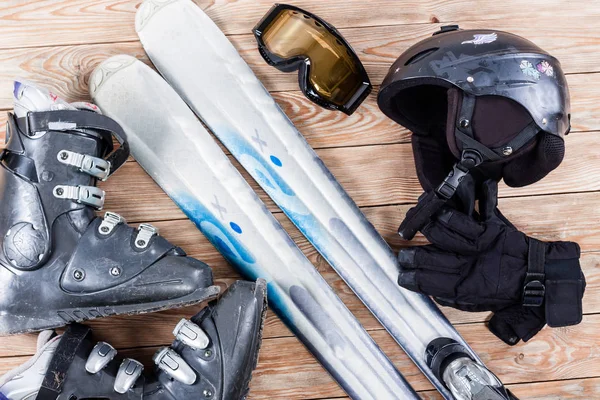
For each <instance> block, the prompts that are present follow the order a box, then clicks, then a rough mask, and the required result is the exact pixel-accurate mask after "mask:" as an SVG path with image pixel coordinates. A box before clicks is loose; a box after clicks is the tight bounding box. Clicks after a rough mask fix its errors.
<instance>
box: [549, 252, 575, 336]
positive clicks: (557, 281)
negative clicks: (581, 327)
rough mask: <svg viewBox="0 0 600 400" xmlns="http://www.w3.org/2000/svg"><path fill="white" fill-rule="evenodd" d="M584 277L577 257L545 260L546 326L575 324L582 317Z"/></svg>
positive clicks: (554, 326)
mask: <svg viewBox="0 0 600 400" xmlns="http://www.w3.org/2000/svg"><path fill="white" fill-rule="evenodd" d="M584 291H585V277H584V276H583V272H582V271H581V266H580V265H579V259H576V258H575V259H573V258H572V259H567V260H548V261H547V262H546V296H545V303H546V304H545V309H546V322H547V324H548V326H550V327H553V328H556V327H561V326H569V325H577V324H578V323H580V322H581V320H582V318H583V293H584Z"/></svg>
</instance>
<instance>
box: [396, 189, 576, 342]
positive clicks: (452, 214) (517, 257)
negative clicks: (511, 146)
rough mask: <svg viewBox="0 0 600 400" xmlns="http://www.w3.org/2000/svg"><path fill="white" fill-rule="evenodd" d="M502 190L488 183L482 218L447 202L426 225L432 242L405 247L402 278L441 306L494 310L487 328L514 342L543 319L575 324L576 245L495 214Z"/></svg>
mask: <svg viewBox="0 0 600 400" xmlns="http://www.w3.org/2000/svg"><path fill="white" fill-rule="evenodd" d="M497 194H498V185H497V182H495V181H492V180H488V181H485V182H484V183H483V185H482V191H481V195H480V199H479V213H480V215H479V218H478V219H477V216H476V215H467V214H464V213H462V212H459V211H457V210H455V209H452V208H450V207H443V208H442V210H441V211H440V212H439V213H437V214H435V215H434V216H433V217H432V218H431V222H429V223H428V224H427V225H426V226H425V227H424V228H423V229H422V230H421V231H422V233H423V234H424V235H425V237H426V238H427V239H428V240H429V241H430V242H431V243H432V244H431V245H427V246H417V247H411V248H407V249H403V250H401V251H400V254H399V256H398V261H399V267H400V275H399V279H398V283H399V284H400V285H401V286H403V287H405V288H407V289H410V290H413V291H416V292H420V293H424V294H427V295H431V296H433V297H434V298H435V299H436V301H437V302H438V303H440V304H442V305H446V306H451V307H454V308H458V309H461V310H465V311H494V312H496V314H495V315H494V317H493V318H492V320H491V321H490V325H489V327H490V330H491V331H492V332H493V333H494V334H496V335H497V336H498V337H500V338H501V339H502V340H504V341H505V342H507V343H509V344H515V343H516V342H518V340H519V339H523V340H525V341H526V340H528V339H530V338H531V337H533V335H535V334H536V333H537V332H538V331H539V330H540V329H541V328H542V327H543V326H544V325H545V323H548V325H549V326H553V327H557V326H567V325H575V324H578V323H579V322H581V318H582V297H583V292H584V290H585V278H584V276H583V273H582V271H581V267H580V265H579V255H580V250H579V246H578V245H577V244H576V243H573V242H549V243H544V242H540V241H539V240H536V239H534V238H531V237H528V236H527V235H525V234H524V233H522V232H519V231H518V230H517V229H516V228H515V227H514V226H512V224H510V222H508V221H507V220H506V218H504V217H503V216H502V214H501V213H500V212H499V211H498V209H497ZM410 212H411V211H409V213H408V214H410ZM408 214H407V215H408Z"/></svg>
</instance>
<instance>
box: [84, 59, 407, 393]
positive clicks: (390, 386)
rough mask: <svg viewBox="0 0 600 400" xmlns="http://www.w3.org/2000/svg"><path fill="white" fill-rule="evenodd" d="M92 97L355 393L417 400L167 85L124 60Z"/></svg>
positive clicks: (105, 74)
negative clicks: (263, 284)
mask: <svg viewBox="0 0 600 400" xmlns="http://www.w3.org/2000/svg"><path fill="white" fill-rule="evenodd" d="M90 93H91V95H92V97H93V99H94V101H95V102H96V104H97V105H98V106H99V107H100V109H101V110H102V112H103V113H105V114H106V115H108V116H110V117H111V118H113V119H115V120H116V121H117V122H118V123H119V124H121V126H122V127H123V129H124V130H125V132H126V133H127V136H128V141H129V145H130V147H131V151H132V154H133V156H134V157H135V159H136V160H137V161H138V163H139V164H140V165H141V166H142V167H143V168H144V169H145V170H146V171H147V172H148V173H149V174H150V175H151V176H152V178H154V180H155V181H156V182H157V183H158V184H159V185H160V186H161V187H162V188H163V190H164V191H165V192H166V193H167V194H168V195H169V196H170V197H171V198H172V199H173V200H174V201H175V202H176V203H177V204H178V205H179V206H180V207H181V209H182V210H183V211H184V212H185V213H186V214H187V216H188V217H189V218H190V219H191V220H192V221H193V222H194V223H195V224H196V225H197V226H198V228H199V229H200V230H201V231H202V232H203V233H204V234H205V235H206V237H207V238H208V239H209V240H210V241H211V242H212V243H213V244H214V245H215V247H216V248H217V249H218V250H219V251H220V252H221V253H222V254H223V256H224V257H225V258H226V259H227V260H228V261H229V262H230V263H231V264H232V265H234V266H235V267H237V268H238V269H239V270H240V271H241V272H242V273H243V274H244V275H245V276H246V277H248V278H250V279H253V280H254V279H257V278H264V279H266V280H267V285H268V286H267V287H268V299H269V303H270V305H271V307H272V308H273V309H274V310H275V311H276V312H277V313H278V315H279V316H280V317H281V318H282V320H283V321H284V322H286V323H287V325H288V326H289V327H290V329H291V330H292V331H293V332H294V333H295V334H296V335H297V336H298V337H299V338H300V340H301V341H302V342H303V343H304V344H305V345H306V346H307V347H308V348H309V350H311V351H312V352H313V354H314V355H315V357H316V358H317V359H318V360H319V361H320V362H321V363H322V364H323V365H324V366H325V368H326V369H327V370H328V371H329V372H330V373H331V375H332V376H333V377H334V378H335V379H336V380H337V381H338V382H339V384H340V385H341V386H342V387H343V388H344V390H346V391H347V392H348V394H349V395H350V396H352V397H353V398H355V399H373V400H378V399H417V398H418V396H417V395H416V393H415V392H414V391H413V390H412V388H411V387H410V386H409V385H408V383H407V382H406V381H405V380H404V378H403V377H402V375H400V373H399V372H398V371H397V370H396V369H395V367H394V366H393V364H392V363H391V362H390V361H389V359H388V358H387V357H386V356H385V354H384V353H383V352H382V351H381V350H380V349H379V347H378V346H377V345H376V343H375V342H374V341H373V339H372V338H371V337H370V336H369V335H368V334H367V332H366V331H365V330H364V328H363V327H362V326H361V325H360V324H359V323H358V321H357V320H356V318H355V317H354V316H353V315H352V313H351V312H350V311H349V310H348V309H347V308H346V306H345V305H344V304H343V303H342V301H341V300H340V299H339V298H338V297H337V296H336V295H335V293H334V292H333V291H332V290H331V288H330V287H329V286H328V285H327V283H326V281H325V280H324V279H323V278H322V277H321V275H320V274H319V273H318V271H317V270H316V269H315V267H314V266H313V265H312V264H311V262H310V261H309V260H308V259H307V258H306V257H305V256H304V254H303V253H302V251H301V250H300V249H299V248H298V247H297V246H296V245H295V243H294V242H293V241H292V239H291V238H290V237H289V236H288V235H287V234H286V232H285V230H284V229H283V227H282V226H281V225H280V224H279V222H278V221H277V220H276V219H275V218H274V217H273V215H271V213H270V212H269V211H268V210H267V208H266V206H265V205H264V204H263V203H262V202H261V200H260V199H259V198H258V196H257V195H256V194H255V193H254V191H253V190H252V189H251V188H250V186H249V185H248V183H247V182H246V181H245V180H244V179H243V177H242V176H241V175H240V173H239V172H238V171H237V170H236V169H235V167H234V166H233V165H232V164H231V162H230V161H229V159H228V158H227V156H226V155H225V154H224V153H223V151H222V150H221V149H220V148H219V146H218V145H217V144H216V142H215V141H214V139H213V138H212V137H211V136H210V134H209V133H208V132H207V131H206V130H205V129H204V127H203V126H202V124H201V123H200V121H198V119H197V118H196V116H195V115H194V113H193V112H192V111H191V110H190V109H189V108H188V107H187V105H186V104H185V103H184V101H183V100H182V99H181V98H180V97H179V96H178V95H177V93H176V92H175V91H174V90H173V89H172V88H171V87H170V86H169V84H168V83H167V82H165V81H164V80H163V79H162V78H161V77H160V76H159V75H158V74H157V73H156V72H155V71H153V70H152V69H151V68H150V67H148V66H146V65H145V64H143V63H142V62H141V61H138V60H136V59H135V58H133V57H130V56H125V55H121V56H115V57H112V58H110V59H108V60H106V61H104V62H103V63H102V64H101V65H100V66H99V67H97V68H96V70H95V71H94V72H93V74H92V76H91V77H90Z"/></svg>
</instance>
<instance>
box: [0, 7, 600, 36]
mask: <svg viewBox="0 0 600 400" xmlns="http://www.w3.org/2000/svg"><path fill="white" fill-rule="evenodd" d="M139 3H141V1H139V0H138V1H123V0H97V1H94V2H90V1H88V0H43V1H37V2H36V3H35V4H34V3H31V2H23V1H20V0H7V1H4V2H3V3H2V5H1V6H0V36H1V37H2V38H3V41H2V43H1V44H0V48H17V47H31V46H45V45H59V44H61V45H62V44H84V43H107V42H116V41H132V40H136V39H137V36H136V34H135V30H134V26H133V21H134V18H135V11H136V9H137V7H138V5H139ZM196 3H197V4H198V5H199V6H200V7H201V8H203V9H204V10H205V11H206V12H207V14H208V15H209V16H210V17H211V18H212V19H213V20H214V21H215V22H216V23H217V25H219V27H220V28H221V29H222V30H223V31H224V32H225V33H227V34H247V33H249V32H251V30H252V28H253V27H254V25H255V24H256V23H257V22H258V21H259V20H260V18H262V16H263V15H264V14H265V13H266V12H267V11H268V10H269V8H270V7H271V5H272V2H271V1H269V0H241V1H232V0H224V1H210V0H196ZM291 3H292V4H295V5H297V6H300V7H302V8H304V9H306V10H307V11H310V12H313V13H315V14H317V15H319V16H320V17H321V18H323V19H325V20H326V21H328V22H330V23H331V24H333V25H334V26H336V27H337V28H338V29H342V31H343V30H344V28H348V27H369V28H371V27H379V26H387V25H404V24H426V25H430V23H436V22H441V23H445V24H448V23H455V22H464V25H465V26H467V25H471V24H472V23H473V21H485V22H480V25H484V26H491V27H493V28H495V29H500V28H499V27H497V26H496V25H498V24H500V25H501V24H503V23H505V21H511V20H513V19H514V17H515V14H514V10H517V9H523V10H524V11H526V10H535V16H536V26H538V27H542V28H546V27H547V28H552V27H553V26H555V25H552V24H547V23H545V21H544V20H545V19H548V18H555V19H556V20H557V21H561V20H564V21H565V24H566V23H568V21H570V18H568V17H578V18H582V17H588V18H593V17H597V16H598V15H599V13H598V12H597V11H596V9H595V8H591V9H590V7H587V4H588V3H587V2H585V1H584V0H577V1H570V2H567V3H565V2H562V1H560V0H550V1H549V0H531V1H530V2H528V3H527V7H526V8H524V7H523V4H522V2H519V1H517V0H507V1H504V2H503V3H502V6H499V4H498V3H497V2H496V1H494V0H481V1H478V2H477V7H471V6H470V3H469V2H467V1H465V0H434V1H427V2H423V1H418V0H411V1H405V2H403V3H402V6H401V7H398V4H397V2H395V1H394V0H375V1H371V2H369V7H368V9H365V7H364V5H363V4H361V3H360V2H358V3H356V2H348V1H344V0H331V1H328V2H322V1H317V0H302V1H291ZM524 25H525V26H531V24H524ZM431 26H432V27H433V26H434V25H433V24H431ZM575 27H576V26H575ZM32 29H37V30H39V31H41V32H43V34H38V35H32V34H31V31H32ZM432 30H433V29H430V32H431V31H432ZM566 32H567V31H563V33H566ZM343 34H345V32H343ZM351 43H353V42H352V41H351Z"/></svg>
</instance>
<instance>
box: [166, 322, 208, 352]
mask: <svg viewBox="0 0 600 400" xmlns="http://www.w3.org/2000/svg"><path fill="white" fill-rule="evenodd" d="M173 335H175V338H176V339H177V340H179V341H181V342H183V343H185V344H186V345H187V346H189V347H191V348H192V349H195V350H199V349H206V348H207V347H208V345H209V344H210V339H209V337H208V336H207V335H206V333H205V332H204V331H203V330H202V328H200V327H199V326H198V325H196V324H195V323H193V322H191V321H188V320H187V319H185V318H183V319H182V320H181V321H179V323H178V324H177V326H176V327H175V329H174V330H173Z"/></svg>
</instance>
